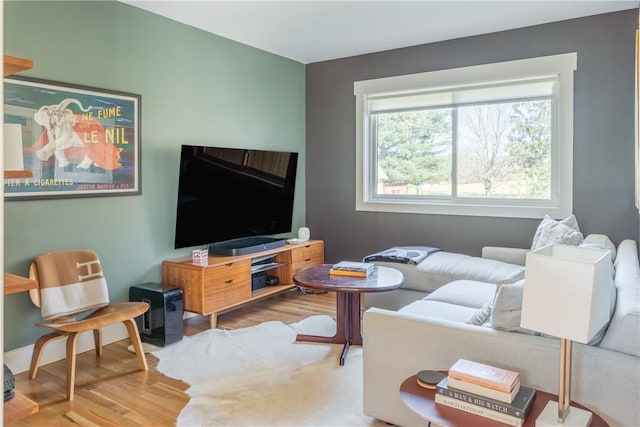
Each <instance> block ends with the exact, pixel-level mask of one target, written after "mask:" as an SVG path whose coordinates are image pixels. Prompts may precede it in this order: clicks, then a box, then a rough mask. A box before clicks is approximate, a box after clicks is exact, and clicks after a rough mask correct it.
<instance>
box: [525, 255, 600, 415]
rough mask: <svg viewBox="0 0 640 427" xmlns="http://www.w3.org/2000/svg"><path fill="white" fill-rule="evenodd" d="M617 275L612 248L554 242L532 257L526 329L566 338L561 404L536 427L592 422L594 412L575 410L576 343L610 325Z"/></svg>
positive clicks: (527, 271)
mask: <svg viewBox="0 0 640 427" xmlns="http://www.w3.org/2000/svg"><path fill="white" fill-rule="evenodd" d="M611 271H612V266H611V252H610V251H608V250H602V249H592V248H581V247H576V246H569V245H560V244H554V245H550V246H547V247H544V248H542V249H539V250H536V251H532V252H529V253H528V254H527V261H526V269H525V286H524V294H523V301H522V318H521V323H520V325H521V326H522V327H523V328H526V329H530V330H533V331H537V332H540V333H543V334H547V335H553V336H556V337H559V338H560V380H559V385H558V403H555V402H549V404H547V406H546V407H545V409H544V411H543V412H542V414H540V416H539V417H538V419H537V420H536V426H558V425H561V426H588V425H589V424H590V423H591V413H590V412H589V411H585V410H581V409H577V408H575V407H570V406H569V403H570V394H571V345H572V341H577V342H579V343H583V344H586V343H588V342H589V341H591V340H592V339H593V338H594V337H595V336H597V335H598V333H599V332H601V330H602V329H603V327H604V326H606V325H607V323H608V322H609V319H610V317H611V311H610V307H611V301H610V300H611V286H612V278H611ZM556 411H557V412H556ZM556 415H557V417H556Z"/></svg>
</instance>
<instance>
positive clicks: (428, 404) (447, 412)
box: [400, 372, 609, 427]
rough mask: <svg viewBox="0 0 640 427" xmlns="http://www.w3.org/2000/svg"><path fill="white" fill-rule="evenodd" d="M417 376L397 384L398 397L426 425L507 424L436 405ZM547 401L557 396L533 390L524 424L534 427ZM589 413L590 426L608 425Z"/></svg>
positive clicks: (478, 426)
mask: <svg viewBox="0 0 640 427" xmlns="http://www.w3.org/2000/svg"><path fill="white" fill-rule="evenodd" d="M445 373H446V372H445ZM417 379H418V378H417V376H416V375H412V376H410V377H409V378H407V379H406V380H404V381H403V383H402V384H401V385H400V397H401V398H402V401H403V402H404V404H405V405H407V407H408V408H409V409H411V410H412V411H413V412H415V413H416V414H418V415H419V416H420V417H422V418H424V419H425V420H427V421H428V422H429V424H430V423H434V424H437V425H440V426H448V427H467V426H474V427H498V426H505V425H507V424H504V423H499V422H497V421H493V420H490V419H488V418H484V417H481V416H479V415H474V414H470V413H468V412H464V411H461V410H459V409H455V408H450V407H448V406H445V405H439V404H436V402H435V392H436V391H435V390H430V389H426V388H424V387H420V386H419V385H418V382H417ZM550 400H553V401H557V400H558V396H556V395H553V394H551V393H546V392H544V391H540V390H536V399H535V400H534V401H533V405H532V407H531V410H530V411H529V414H528V415H527V418H526V419H525V422H524V424H523V427H534V426H535V425H536V418H538V415H540V413H541V412H542V411H543V409H544V407H545V406H546V405H547V402H548V401H550ZM571 406H575V407H577V408H581V409H586V410H589V409H588V408H585V407H584V406H582V405H580V404H578V403H575V402H571ZM592 413H593V416H592V419H591V427H609V424H607V423H606V422H605V420H603V419H602V418H601V417H600V416H599V415H598V414H596V413H595V412H592Z"/></svg>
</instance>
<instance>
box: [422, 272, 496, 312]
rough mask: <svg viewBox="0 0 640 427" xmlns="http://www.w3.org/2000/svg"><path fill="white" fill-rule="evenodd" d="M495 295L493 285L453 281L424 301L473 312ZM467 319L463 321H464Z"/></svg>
mask: <svg viewBox="0 0 640 427" xmlns="http://www.w3.org/2000/svg"><path fill="white" fill-rule="evenodd" d="M495 293H496V285H495V284H494V283H485V282H476V281H474V280H455V281H453V282H451V283H449V284H447V285H445V286H443V287H441V288H439V289H437V290H435V291H434V292H432V293H431V294H429V295H428V296H427V297H425V298H424V299H425V300H429V301H440V302H446V303H448V304H455V305H459V306H462V307H469V308H473V309H474V311H475V310H477V309H479V308H482V306H483V305H484V304H485V303H487V302H490V301H491V300H492V299H493V296H494V295H495ZM468 319H469V318H467V319H465V321H466V320H468Z"/></svg>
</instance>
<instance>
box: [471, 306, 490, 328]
mask: <svg viewBox="0 0 640 427" xmlns="http://www.w3.org/2000/svg"><path fill="white" fill-rule="evenodd" d="M490 315H491V301H489V302H486V303H485V304H484V305H483V306H482V307H480V308H479V309H478V310H477V311H476V312H475V313H473V316H471V319H469V320H467V321H466V322H465V323H467V324H469V325H476V326H480V325H482V324H484V322H486V321H487V320H489V316H490Z"/></svg>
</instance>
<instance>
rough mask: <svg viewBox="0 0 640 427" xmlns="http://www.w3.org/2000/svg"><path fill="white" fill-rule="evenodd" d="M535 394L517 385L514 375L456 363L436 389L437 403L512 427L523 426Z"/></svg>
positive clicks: (486, 366) (491, 368)
mask: <svg viewBox="0 0 640 427" xmlns="http://www.w3.org/2000/svg"><path fill="white" fill-rule="evenodd" d="M535 396H536V391H535V390H534V389H532V388H529V387H525V386H521V385H520V375H519V374H518V373H517V372H514V371H510V370H507V369H502V368H497V367H495V366H489V365H485V364H482V363H478V362H472V361H470V360H466V359H460V360H458V361H457V362H456V363H455V364H454V365H453V366H452V367H451V368H450V369H449V376H448V377H446V378H444V379H443V380H442V381H440V382H439V383H438V385H437V386H436V403H440V404H442V405H446V406H450V407H452V408H456V409H460V410H462V411H465V412H469V413H472V414H476V415H480V416H482V417H485V418H490V419H492V420H494V421H499V422H502V423H505V424H509V425H512V426H515V427H521V426H522V425H523V424H524V420H525V417H526V416H527V414H528V413H529V410H530V409H531V404H532V403H533V400H534V399H535Z"/></svg>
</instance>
